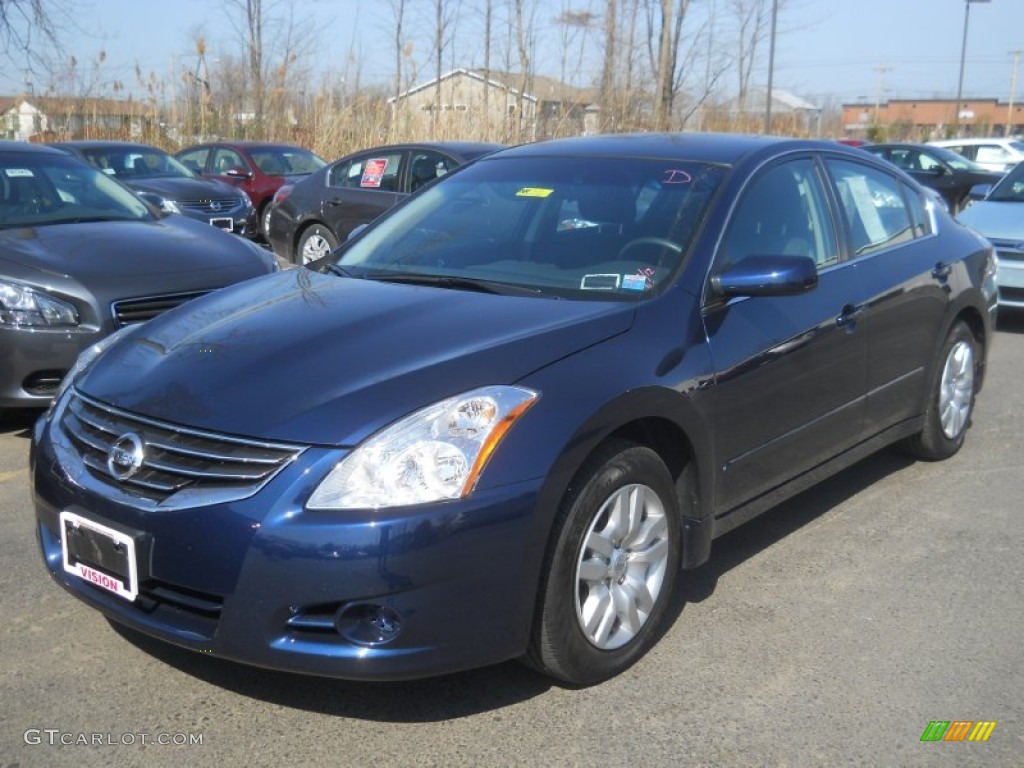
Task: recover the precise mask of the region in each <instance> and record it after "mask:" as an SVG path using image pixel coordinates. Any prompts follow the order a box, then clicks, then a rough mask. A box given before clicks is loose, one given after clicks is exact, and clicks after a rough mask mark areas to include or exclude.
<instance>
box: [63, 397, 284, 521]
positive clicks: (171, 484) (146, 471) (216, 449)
mask: <svg viewBox="0 0 1024 768" xmlns="http://www.w3.org/2000/svg"><path fill="white" fill-rule="evenodd" d="M61 426H62V428H63V431H64V433H65V434H66V435H67V436H68V437H69V438H70V440H71V441H72V442H73V444H74V446H75V448H76V449H77V451H78V452H79V454H80V456H81V459H82V463H83V464H84V465H85V467H86V469H88V471H89V473H90V474H91V475H92V476H93V477H95V478H96V479H97V480H99V481H101V482H103V483H105V484H107V485H111V486H114V487H116V488H117V489H118V490H119V491H121V492H122V493H126V494H128V495H130V496H133V497H136V498H138V499H140V500H143V499H144V500H146V501H148V502H150V503H151V504H154V503H155V504H161V505H162V506H167V505H168V504H165V502H171V501H172V499H173V497H179V498H180V497H181V496H182V495H184V496H185V497H186V498H187V499H188V500H189V503H193V504H201V503H207V504H209V503H218V502H224V501H230V500H234V499H241V498H246V497H248V496H251V495H252V494H254V493H256V492H257V491H258V490H259V489H260V488H262V487H263V486H264V485H265V484H266V483H268V482H269V481H270V479H271V478H272V477H273V476H274V475H276V474H277V473H278V472H279V471H280V470H281V469H282V468H283V467H284V466H285V465H287V464H288V463H289V462H291V461H292V460H293V459H295V458H296V457H297V456H298V455H299V454H300V453H301V452H302V448H301V447H300V446H294V445H284V444H280V443H268V442H259V441H255V440H247V439H243V438H237V437H228V436H224V435H217V434H212V433H209V432H201V431H199V430H194V429H190V428H188V427H182V426H179V425H175V424H168V423H165V422H159V421H155V420H152V419H146V418H142V417H139V416H135V415H133V414H131V413H127V412H125V411H121V410H119V409H116V408H111V407H110V406H107V405H104V404H103V403H100V402H98V401H96V400H93V399H91V398H88V397H85V396H84V395H82V394H81V393H79V392H75V393H74V395H73V396H72V399H71V401H70V403H69V404H68V407H67V408H66V409H65V410H64V412H63V415H62V417H61ZM126 434H134V435H135V436H137V437H138V438H139V440H140V441H141V443H142V445H143V446H144V450H143V459H142V464H141V466H140V467H139V468H138V470H137V471H136V472H134V474H131V475H130V476H129V477H127V478H125V479H122V480H118V479H116V478H115V476H114V475H113V474H112V473H111V471H110V469H108V467H107V460H108V457H109V456H110V451H111V448H112V447H113V445H114V444H115V443H116V442H117V441H118V439H119V438H121V437H123V436H124V435H126ZM171 505H172V506H178V505H174V504H171Z"/></svg>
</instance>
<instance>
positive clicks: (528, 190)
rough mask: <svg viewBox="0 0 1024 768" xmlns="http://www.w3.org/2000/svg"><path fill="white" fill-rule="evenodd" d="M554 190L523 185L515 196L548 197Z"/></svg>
mask: <svg viewBox="0 0 1024 768" xmlns="http://www.w3.org/2000/svg"><path fill="white" fill-rule="evenodd" d="M554 191H555V190H553V189H547V188H545V187H523V188H522V189H520V190H519V191H518V192H516V197H550V196H551V193H552V192H554Z"/></svg>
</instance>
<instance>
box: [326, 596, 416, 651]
mask: <svg viewBox="0 0 1024 768" xmlns="http://www.w3.org/2000/svg"><path fill="white" fill-rule="evenodd" d="M334 626H335V628H336V629H337V630H338V634H340V635H341V636H342V637H344V638H345V639H346V640H348V641H350V642H353V643H358V644H359V645H381V644H383V643H388V642H391V641H392V640H394V639H395V638H396V637H398V635H399V634H400V633H401V631H402V617H401V616H399V615H398V614H397V613H396V612H395V611H393V610H391V609H390V608H388V607H386V606H383V605H367V604H365V603H363V604H360V605H347V606H342V607H341V608H339V609H338V614H337V617H336V618H335V620H334Z"/></svg>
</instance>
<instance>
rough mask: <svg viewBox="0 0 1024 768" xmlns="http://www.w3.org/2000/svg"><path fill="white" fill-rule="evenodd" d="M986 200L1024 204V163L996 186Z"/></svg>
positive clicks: (1019, 164)
mask: <svg viewBox="0 0 1024 768" xmlns="http://www.w3.org/2000/svg"><path fill="white" fill-rule="evenodd" d="M985 199H986V200H996V201H1001V202H1009V203H1024V163H1017V166H1016V167H1015V168H1014V169H1013V170H1012V171H1010V172H1009V173H1007V174H1006V175H1005V176H1004V177H1003V178H1002V179H1001V180H1000V182H999V183H998V184H996V185H995V187H994V188H993V189H992V191H991V192H989V195H988V197H986V198H985Z"/></svg>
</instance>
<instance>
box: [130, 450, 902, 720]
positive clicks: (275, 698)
mask: <svg viewBox="0 0 1024 768" xmlns="http://www.w3.org/2000/svg"><path fill="white" fill-rule="evenodd" d="M912 463H913V461H912V460H911V459H909V458H907V457H905V456H903V455H901V454H899V453H898V452H896V451H893V450H886V451H882V452H880V453H878V454H875V455H874V456H871V457H869V458H867V459H865V460H863V461H862V462H860V463H859V464H856V465H854V466H853V467H850V468H849V469H847V470H845V471H843V472H841V473H840V474H838V475H836V476H834V477H832V478H829V479H828V480H826V481H824V482H822V483H821V484H819V485H817V486H815V487H814V488H812V489H810V490H808V491H805V492H804V493H802V494H800V495H798V496H796V497H795V498H793V499H791V500H790V501H788V502H785V503H784V504H782V505H780V506H779V507H777V508H775V509H772V510H770V511H768V512H766V513H765V514H763V515H761V516H759V517H757V518H755V519H754V520H752V521H750V522H748V523H747V524H746V525H743V526H741V527H740V528H738V529H736V530H735V531H732V532H730V533H729V534H727V535H725V536H723V537H722V538H721V539H718V540H717V541H716V542H715V544H714V546H713V547H712V556H711V560H710V561H709V562H707V563H705V564H704V565H703V566H701V567H700V568H698V569H696V570H694V571H688V572H685V573H684V574H683V575H682V578H681V579H680V580H679V581H678V582H677V584H678V588H677V592H676V595H675V596H674V599H673V602H672V604H671V605H670V606H669V610H668V615H667V617H666V621H665V622H664V623H663V626H662V629H661V633H662V634H664V633H665V632H667V631H668V630H669V629H670V628H671V627H672V625H673V624H675V623H676V622H677V621H678V620H679V619H680V617H681V616H682V614H683V613H684V612H685V608H686V606H687V604H689V603H699V602H701V601H703V600H706V599H707V598H708V597H710V596H711V595H712V594H713V593H714V591H715V587H716V585H717V583H718V580H719V579H720V578H722V577H723V576H724V575H726V574H727V573H728V572H729V571H730V570H732V569H733V568H734V567H736V566H737V565H739V564H741V563H743V562H744V561H746V560H747V559H749V558H751V557H753V556H754V555H756V554H758V553H759V552H761V551H763V550H765V549H767V548H769V547H771V546H772V545H773V544H775V543H776V542H778V541H780V540H782V539H784V538H785V537H787V536H789V535H790V534H791V533H793V532H795V531H798V530H799V529H800V528H802V527H803V526H804V525H806V524H808V523H810V522H811V521H813V520H816V519H817V518H819V517H821V516H822V515H824V514H825V513H827V512H828V511H829V510H831V509H833V508H834V507H836V506H838V505H839V504H842V503H843V502H844V501H846V500H847V499H848V498H850V497H852V496H854V495H855V494H857V493H859V492H861V491H863V490H864V489H865V488H868V487H870V486H871V485H873V484H874V483H876V482H878V481H879V480H881V479H882V478H884V477H886V476H888V475H890V474H892V473H894V472H898V471H900V470H901V469H904V468H906V467H907V466H909V465H910V464H912ZM111 626H112V627H113V628H114V629H115V630H116V631H117V632H118V633H119V634H120V635H121V636H122V637H124V638H125V639H126V640H128V641H129V642H131V643H132V644H134V645H135V646H137V647H138V648H140V649H141V650H143V651H144V652H146V653H147V654H149V655H151V656H153V657H154V658H156V659H158V660H160V661H161V662H163V663H166V664H168V665H169V666H172V667H174V668H175V669H177V670H179V671H182V672H185V673H186V674H189V675H191V676H193V677H195V678H198V679H200V680H203V681H205V682H207V683H209V684H211V685H216V686H218V687H221V688H225V689H227V690H229V691H233V692H234V693H237V694H239V695H241V696H246V697H250V698H253V699H258V700H262V701H266V702H269V703H271V704H275V705H278V706H283V707H289V708H292V709H300V710H306V711H311V712H319V713H323V714H327V715H333V716H337V717H347V718H357V719H364V720H371V721H385V722H400V723H420V722H439V721H442V720H451V719H455V718H461V717H466V716H469V715H475V714H479V713H481V712H488V711H493V710H499V709H502V708H504V707H506V706H508V705H511V704H515V703H518V702H521V701H525V700H528V699H531V698H533V697H535V696H538V695H540V694H542V693H544V692H545V691H547V690H549V689H550V688H551V687H553V686H556V685H558V683H556V682H555V681H552V680H550V679H548V678H546V677H544V676H543V675H540V674H538V673H536V672H534V671H533V670H531V669H528V668H527V667H525V666H523V665H521V664H518V663H516V662H506V663H503V664H497V665H494V666H491V667H486V668H483V669H477V670H471V671H468V672H460V673H456V674H450V675H446V676H444V677H439V678H432V679H427V680H414V681H405V682H374V683H369V682H353V681H347V680H335V679H329V678H317V677H308V676H304V675H298V674H290V673H285V672H276V671H270V670H264V669H258V668H255V667H248V666H245V665H242V664H237V663H234V662H230V661H226V660H222V659H217V658H214V657H211V656H204V655H201V654H197V653H194V652H191V651H186V650H183V649H181V648H178V647H176V646H172V645H169V644H166V643H164V642H161V641H158V640H154V639H153V638H150V637H148V636H147V635H144V634H141V633H139V632H136V631H134V630H131V629H127V628H125V627H122V626H120V625H118V624H116V623H114V622H111Z"/></svg>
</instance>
